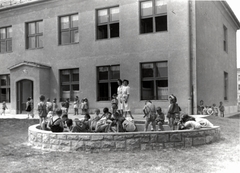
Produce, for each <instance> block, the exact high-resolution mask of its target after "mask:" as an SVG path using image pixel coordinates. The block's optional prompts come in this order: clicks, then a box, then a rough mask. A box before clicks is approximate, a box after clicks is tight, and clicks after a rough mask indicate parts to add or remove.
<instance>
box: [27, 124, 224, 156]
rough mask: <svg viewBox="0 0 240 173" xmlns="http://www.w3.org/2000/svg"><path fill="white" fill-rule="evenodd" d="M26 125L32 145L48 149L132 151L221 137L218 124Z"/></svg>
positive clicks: (182, 145)
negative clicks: (90, 129) (127, 127)
mask: <svg viewBox="0 0 240 173" xmlns="http://www.w3.org/2000/svg"><path fill="white" fill-rule="evenodd" d="M37 126H39V125H38V124H37V125H33V126H30V127H29V128H28V141H29V143H30V144H31V146H33V147H35V148H38V149H42V150H49V151H86V152H88V151H92V152H102V151H104V152H105V151H133V150H161V149H163V148H178V147H191V146H198V145H205V144H210V143H212V142H216V141H218V140H219V139H220V127H219V126H214V127H213V128H202V129H199V130H178V131H149V132H142V131H139V132H125V133H69V132H63V133H53V132H51V131H43V130H39V129H37Z"/></svg>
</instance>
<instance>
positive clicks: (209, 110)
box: [207, 106, 214, 115]
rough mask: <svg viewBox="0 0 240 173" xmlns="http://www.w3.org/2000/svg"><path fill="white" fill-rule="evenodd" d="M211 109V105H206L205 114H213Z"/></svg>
mask: <svg viewBox="0 0 240 173" xmlns="http://www.w3.org/2000/svg"><path fill="white" fill-rule="evenodd" d="M213 113H214V112H213V109H212V107H211V106H208V109H207V114H208V115H213Z"/></svg>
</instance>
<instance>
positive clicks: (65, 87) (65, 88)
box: [62, 85, 70, 91]
mask: <svg viewBox="0 0 240 173" xmlns="http://www.w3.org/2000/svg"><path fill="white" fill-rule="evenodd" d="M62 90H63V91H70V86H69V85H62Z"/></svg>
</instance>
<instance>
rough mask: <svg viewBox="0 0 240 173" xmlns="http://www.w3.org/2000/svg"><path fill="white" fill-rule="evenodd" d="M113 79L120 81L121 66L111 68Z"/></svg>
mask: <svg viewBox="0 0 240 173" xmlns="http://www.w3.org/2000/svg"><path fill="white" fill-rule="evenodd" d="M110 69H111V71H110V72H111V79H119V78H120V67H119V66H111V67H110Z"/></svg>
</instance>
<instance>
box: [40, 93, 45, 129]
mask: <svg viewBox="0 0 240 173" xmlns="http://www.w3.org/2000/svg"><path fill="white" fill-rule="evenodd" d="M39 100H40V102H39V103H38V115H39V124H40V125H41V124H42V121H43V119H45V118H46V117H47V106H46V103H45V102H44V101H45V96H44V95H41V96H40V97H39Z"/></svg>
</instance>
